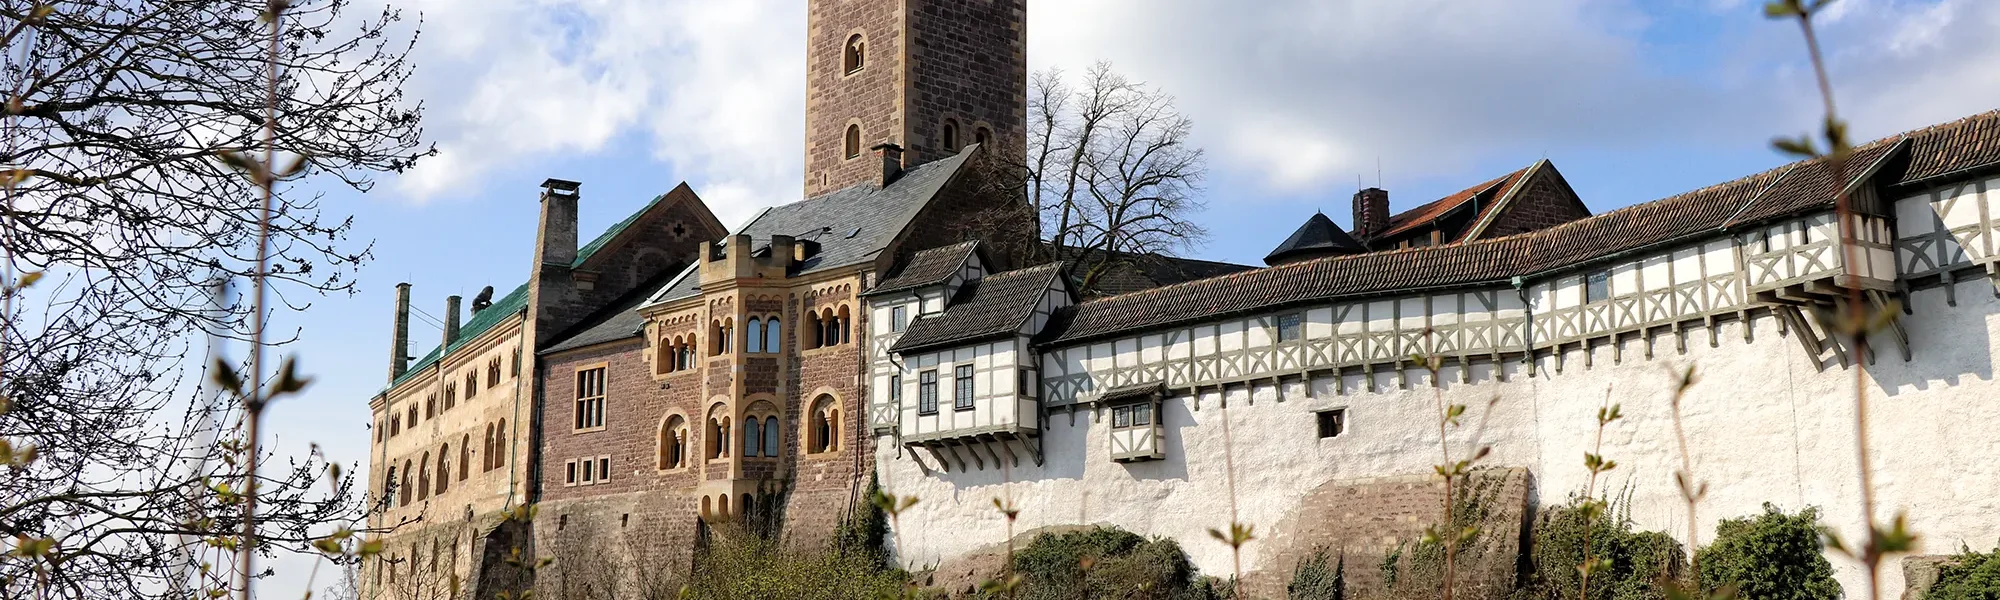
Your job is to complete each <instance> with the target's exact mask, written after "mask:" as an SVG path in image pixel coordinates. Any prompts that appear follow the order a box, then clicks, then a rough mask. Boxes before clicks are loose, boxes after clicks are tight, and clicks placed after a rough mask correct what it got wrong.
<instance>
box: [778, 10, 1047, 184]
mask: <svg viewBox="0 0 2000 600" xmlns="http://www.w3.org/2000/svg"><path fill="white" fill-rule="evenodd" d="M807 15H808V16H807V26H806V27H807V32H806V173H805V174H806V181H805V195H806V197H808V198H810V197H813V196H817V195H819V194H821V193H824V192H830V191H833V190H838V189H842V188H845V187H848V186H852V185H854V184H857V183H863V182H876V183H878V184H879V182H880V181H881V180H882V176H883V165H882V159H881V158H880V154H879V152H878V151H876V150H875V147H876V146H878V145H881V144H885V143H888V144H896V145H898V146H901V147H902V148H903V159H902V162H903V166H905V167H913V166H916V165H919V164H923V163H925V162H929V161H932V160H937V159H938V158H942V157H945V156H950V155H952V154H954V153H956V152H957V151H958V150H959V149H960V148H963V147H965V146H966V145H969V144H973V143H979V142H982V141H984V142H986V145H985V146H984V150H985V153H986V154H987V155H989V156H994V157H997V158H1000V159H1002V160H1010V161H1015V162H1018V161H1020V159H1021V157H1022V156H1023V155H1024V154H1025V152H1026V151H1025V143H1026V142H1025V140H1026V136H1025V135H1024V129H1023V123H1025V121H1026V118H1027V79H1028V66H1027V65H1028V62H1027V42H1028V30H1027V0H810V6H809V7H808V9H807Z"/></svg>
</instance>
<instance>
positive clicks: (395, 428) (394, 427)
mask: <svg viewBox="0 0 2000 600" xmlns="http://www.w3.org/2000/svg"><path fill="white" fill-rule="evenodd" d="M402 432H403V415H396V416H393V417H389V437H396V434H399V433H402Z"/></svg>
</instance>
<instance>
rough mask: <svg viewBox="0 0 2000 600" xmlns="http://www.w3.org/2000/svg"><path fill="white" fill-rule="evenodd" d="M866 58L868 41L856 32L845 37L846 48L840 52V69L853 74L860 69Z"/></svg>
mask: <svg viewBox="0 0 2000 600" xmlns="http://www.w3.org/2000/svg"><path fill="white" fill-rule="evenodd" d="M867 59H868V42H867V41H866V40H863V39H861V34H859V33H857V34H854V35H853V36H851V37H848V38H847V48H846V50H844V51H842V52H841V53H840V71H841V72H842V73H845V74H848V75H853V74H855V73H857V72H860V71H861V67H862V66H863V63H864V62H866V61H867Z"/></svg>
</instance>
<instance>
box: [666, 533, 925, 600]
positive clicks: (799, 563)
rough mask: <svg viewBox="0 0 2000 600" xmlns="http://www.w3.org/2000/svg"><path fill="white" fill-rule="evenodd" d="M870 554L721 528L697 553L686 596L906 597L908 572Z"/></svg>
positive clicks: (710, 599) (757, 599) (696, 599)
mask: <svg viewBox="0 0 2000 600" xmlns="http://www.w3.org/2000/svg"><path fill="white" fill-rule="evenodd" d="M878 561H879V558H877V557H874V556H869V555H866V554H865V553H853V554H842V553H839V552H808V551H798V550H793V549H787V548H784V547H782V546H780V545H779V544H778V543H776V542H774V541H771V540H768V539H765V538H763V537H761V536H755V535H749V534H746V533H744V532H741V531H735V530H733V529H720V530H718V531H717V532H716V535H715V537H714V541H713V542H712V543H710V544H709V546H708V547H707V548H706V549H704V550H702V551H701V552H700V553H699V554H698V555H697V556H696V557H695V569H694V573H693V575H692V576H691V577H690V578H689V579H688V583H687V586H686V588H685V589H684V590H683V592H682V597H683V598H687V599H689V600H763V599H766V598H796V599H798V600H876V599H878V598H897V597H901V596H902V594H903V593H904V592H905V590H906V588H907V582H908V579H909V578H908V576H907V575H906V574H904V573H902V572H900V571H894V570H886V569H882V568H880V566H879V563H878Z"/></svg>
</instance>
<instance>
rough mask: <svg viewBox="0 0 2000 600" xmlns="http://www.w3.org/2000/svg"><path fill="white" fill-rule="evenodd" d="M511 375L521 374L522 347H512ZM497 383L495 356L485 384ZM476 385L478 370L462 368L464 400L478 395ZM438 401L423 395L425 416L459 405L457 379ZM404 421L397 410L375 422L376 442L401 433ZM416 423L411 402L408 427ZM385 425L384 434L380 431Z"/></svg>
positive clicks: (415, 407) (446, 387) (488, 368)
mask: <svg viewBox="0 0 2000 600" xmlns="http://www.w3.org/2000/svg"><path fill="white" fill-rule="evenodd" d="M513 375H514V376H516V377H518V376H520V375H521V349H519V348H515V349H514V361H513ZM497 385H500V357H498V356H495V357H492V358H491V359H488V360H487V361H486V385H485V387H489V388H490V387H493V386H497ZM479 388H480V384H479V371H478V370H477V369H467V370H466V371H465V399H466V400H468V401H469V400H471V399H472V398H473V397H474V396H477V395H478V394H479ZM438 400H439V398H438V394H437V393H435V392H433V393H431V394H429V395H427V396H425V397H424V410H423V418H424V419H435V418H437V416H438V415H440V414H444V412H445V411H448V410H451V409H452V408H455V407H457V406H458V382H456V381H454V382H450V383H446V384H445V385H444V398H443V400H444V402H443V404H442V405H440V404H439V402H438ZM403 420H404V416H403V413H402V412H400V411H398V412H395V413H392V414H391V416H390V417H389V420H388V422H387V423H376V424H375V425H376V429H377V432H376V435H375V441H376V442H378V443H386V442H388V438H392V437H395V436H397V435H398V434H401V433H402V432H403V427H404V425H403ZM417 423H418V419H417V405H416V403H414V402H412V403H411V404H410V408H409V427H416V426H417ZM385 425H386V432H387V433H386V434H385V433H383V430H384V426H385Z"/></svg>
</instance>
